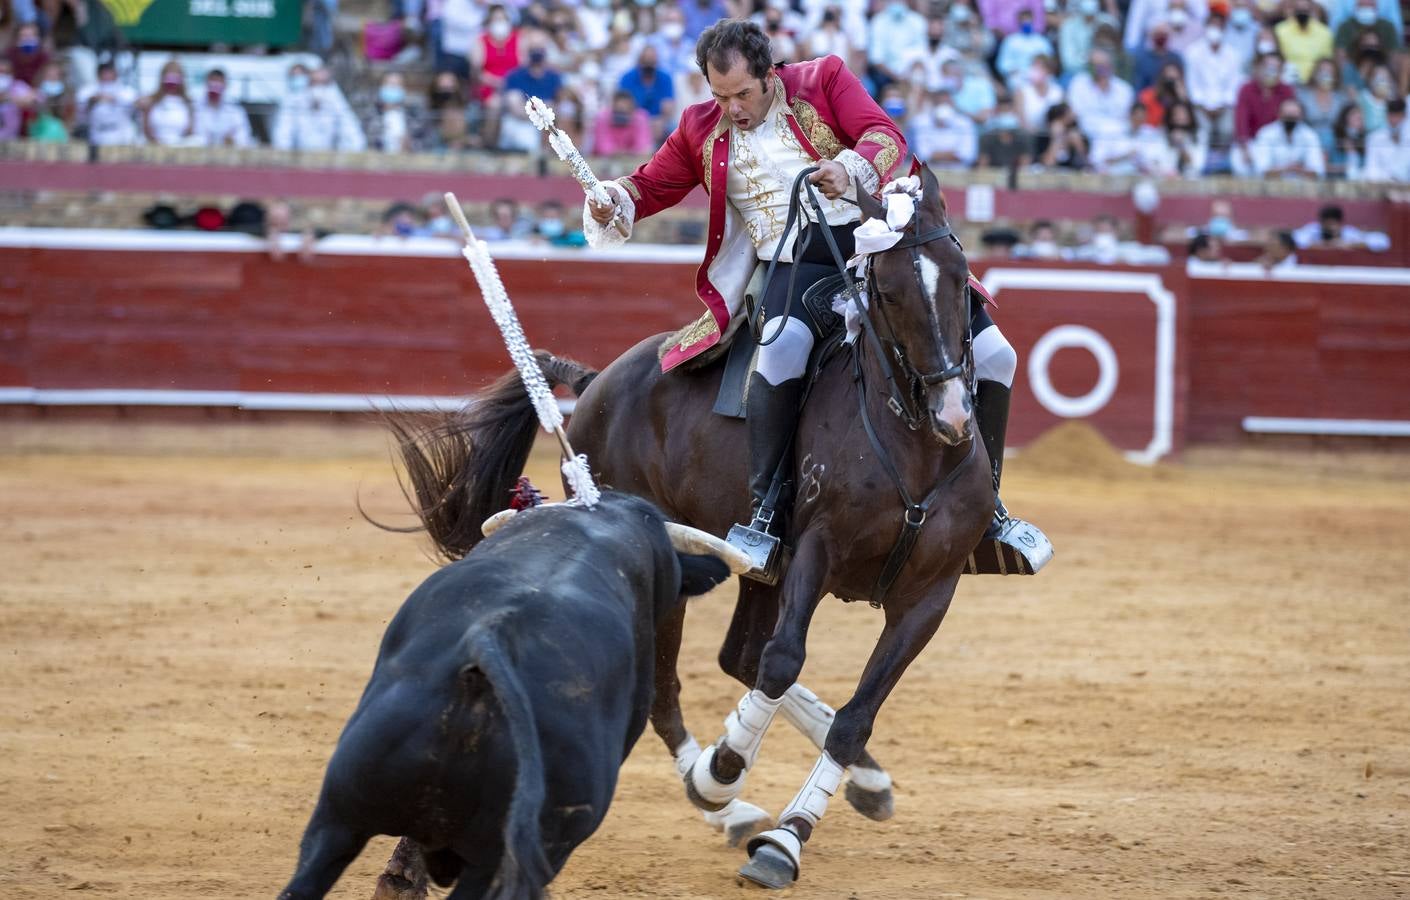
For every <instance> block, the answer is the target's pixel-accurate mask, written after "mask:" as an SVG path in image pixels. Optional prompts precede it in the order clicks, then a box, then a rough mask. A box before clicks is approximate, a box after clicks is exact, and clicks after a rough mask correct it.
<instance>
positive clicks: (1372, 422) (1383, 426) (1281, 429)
mask: <svg viewBox="0 0 1410 900" xmlns="http://www.w3.org/2000/svg"><path fill="white" fill-rule="evenodd" d="M1244 431H1247V432H1250V433H1252V434H1325V435H1356V436H1360V437H1410V422H1398V421H1395V420H1392V419H1294V418H1279V417H1277V416H1247V417H1245V418H1244Z"/></svg>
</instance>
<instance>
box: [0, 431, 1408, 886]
mask: <svg viewBox="0 0 1410 900" xmlns="http://www.w3.org/2000/svg"><path fill="white" fill-rule="evenodd" d="M1045 444H1046V446H1041V447H1039V448H1038V449H1036V450H1034V451H1032V452H1031V453H1029V454H1027V455H1025V456H1023V457H1020V458H1018V459H1016V460H1014V461H1013V462H1012V463H1011V466H1010V477H1009V481H1008V487H1007V490H1006V492H1005V496H1006V499H1007V500H1008V501H1009V505H1010V506H1011V507H1012V508H1014V509H1015V510H1016V511H1018V512H1020V513H1022V514H1023V515H1025V516H1027V517H1030V518H1032V519H1033V520H1035V521H1037V522H1039V523H1041V524H1042V525H1043V527H1044V528H1045V529H1047V531H1048V533H1049V535H1051V537H1052V538H1053V540H1054V542H1055V544H1056V545H1057V547H1058V554H1059V555H1058V558H1057V560H1056V561H1055V563H1054V564H1053V565H1052V567H1051V569H1050V570H1049V571H1046V572H1044V573H1043V574H1042V575H1041V576H1039V577H1037V578H1032V579H1018V578H1010V579H998V578H986V579H967V580H966V582H965V583H964V584H963V585H962V588H961V593H960V595H959V597H958V599H957V600H956V603H955V605H954V607H953V608H952V610H951V613H950V616H949V618H948V620H947V621H946V622H945V624H944V627H942V628H941V630H940V633H939V635H938V636H937V638H936V639H935V641H934V642H933V643H932V644H931V646H930V648H929V649H928V650H927V652H926V653H925V654H924V655H923V656H922V657H921V658H920V659H919V660H918V661H917V662H916V664H915V665H914V666H912V668H911V670H910V672H909V673H908V674H907V676H906V678H905V679H904V680H903V681H902V683H901V686H900V688H899V689H898V690H897V692H896V694H895V695H894V696H893V698H892V699H891V701H890V703H889V705H888V706H887V707H886V709H885V710H884V712H883V714H882V716H881V718H880V720H879V722H878V724H877V728H876V732H875V737H874V738H873V740H872V745H871V746H872V750H873V751H874V753H875V754H876V756H877V757H878V758H879V759H880V760H881V762H882V763H883V764H884V765H886V766H887V767H888V768H889V770H890V771H891V773H892V775H893V776H894V777H895V779H896V782H897V785H898V794H897V814H896V816H895V818H894V819H892V820H891V821H889V822H885V823H874V822H870V821H867V820H865V819H863V818H862V817H860V816H859V815H857V814H856V813H855V812H853V811H852V810H851V809H850V808H849V807H848V806H847V805H846V804H845V803H842V802H834V804H833V806H832V810H831V811H830V812H829V814H828V817H827V819H826V821H825V822H824V823H823V825H822V826H821V828H820V829H819V831H818V833H817V835H816V836H815V839H814V840H813V842H812V843H811V844H810V845H809V846H808V849H807V852H806V854H805V856H804V874H803V879H802V880H801V881H800V882H799V884H798V885H797V886H796V887H795V888H793V889H792V890H790V891H788V892H785V893H784V894H783V896H788V897H798V898H802V897H818V898H886V900H898V898H901V900H910V898H938V897H994V898H999V897H1008V898H1037V897H1044V898H1068V897H1142V898H1146V897H1151V898H1154V897H1159V898H1167V897H1206V896H1210V895H1230V896H1247V897H1345V898H1380V897H1404V896H1410V587H1407V584H1408V583H1410V582H1407V578H1406V554H1407V551H1410V457H1407V456H1405V455H1404V454H1400V455H1392V454H1386V453H1381V454H1363V455H1358V456H1351V457H1339V456H1330V455H1326V454H1316V453H1308V452H1279V453H1270V452H1262V453H1249V452H1245V453H1242V454H1239V455H1238V456H1236V457H1230V456H1228V455H1225V454H1221V453H1215V452H1211V451H1201V452H1199V453H1196V454H1192V455H1190V456H1189V457H1187V459H1186V461H1185V462H1184V463H1183V464H1182V465H1180V466H1178V467H1175V466H1171V467H1164V468H1162V469H1161V470H1160V471H1157V472H1154V473H1151V472H1147V471H1143V470H1135V469H1132V468H1131V467H1128V466H1125V465H1124V464H1122V463H1120V462H1118V461H1116V460H1115V459H1114V458H1112V457H1111V456H1110V454H1109V453H1108V452H1106V451H1105V450H1104V448H1102V447H1100V446H1096V445H1094V444H1092V443H1091V442H1090V441H1087V440H1086V439H1085V438H1083V436H1082V435H1081V434H1077V433H1068V434H1067V435H1065V436H1059V437H1058V438H1054V439H1051V440H1047V441H1045ZM59 448H77V450H78V451H79V452H72V450H70V452H57V451H58V449H59ZM550 466H551V460H550V459H549V458H548V457H546V456H543V455H539V456H537V457H536V458H535V463H534V468H533V470H532V474H533V475H534V476H535V480H536V481H537V482H538V483H540V484H541V485H544V484H555V481H554V479H553V477H552V469H551V468H550ZM359 491H360V492H361V496H362V498H363V500H364V503H365V504H366V505H367V506H368V507H369V509H370V510H372V511H374V512H378V513H381V514H383V515H385V516H388V517H393V516H399V515H401V514H402V511H403V509H404V507H403V505H402V503H401V500H400V496H399V495H398V494H397V492H396V489H395V486H394V482H393V479H392V470H391V467H390V465H389V463H388V462H387V459H386V457H385V455H384V448H383V445H382V442H381V439H380V437H379V436H378V435H376V434H374V433H371V432H369V431H368V430H366V429H360V428H357V427H353V426H334V427H327V428H324V427H306V426H287V425H265V426H248V425H228V424H227V425H219V426H211V427H207V428H204V429H202V428H195V427H190V426H173V425H165V426H152V425H148V426H131V425H126V426H124V425H120V424H103V425H82V426H78V425H71V424H70V425H65V424H43V423H33V422H28V423H26V422H15V421H8V422H5V423H4V424H3V425H0V571H3V572H4V577H3V582H0V585H3V586H0V651H3V655H0V696H3V697H4V698H5V702H4V703H3V705H0V805H2V806H3V808H4V809H5V810H6V811H7V812H6V814H5V815H4V816H3V818H0V893H3V896H4V897H5V898H6V900H17V898H30V897H43V898H53V897H67V896H87V895H93V896H111V897H133V898H146V900H166V898H193V897H203V898H227V897H228V898H245V897H273V896H274V895H275V894H276V893H277V892H278V891H279V889H280V888H281V887H282V886H283V884H284V883H285V881H286V880H287V878H288V877H289V875H290V873H291V872H292V870H293V866H294V860H295V853H296V847H297V843H298V839H299V835H300V834H301V833H302V830H303V827H304V824H305V821H306V818H307V816H308V813H309V812H310V810H311V808H312V804H313V800H314V797H315V792H316V791H317V789H318V784H319V781H320V778H321V777H322V772H323V766H324V763H325V762H326V760H327V757H328V754H329V752H330V751H331V749H332V746H333V743H334V740H335V738H336V736H337V733H338V731H339V729H340V728H341V727H342V724H343V722H344V720H345V718H346V717H347V715H348V714H349V712H350V711H351V710H352V708H353V705H354V703H355V701H356V698H357V696H358V694H359V692H360V691H361V689H362V686H363V684H364V682H365V679H366V678H367V675H368V673H369V672H370V670H371V666H372V662H373V659H374V657H375V654H376V648H377V644H378V641H379V639H380V636H381V633H382V629H383V627H384V625H385V623H386V622H387V620H388V618H389V617H390V616H391V615H392V614H393V612H394V611H395V610H396V609H397V607H398V605H399V604H400V603H401V602H402V599H403V598H404V596H405V595H406V593H407V592H408V591H409V590H410V589H411V588H412V587H413V586H414V585H415V584H416V583H417V582H418V581H419V580H420V579H421V578H422V577H424V576H425V575H426V573H427V572H429V571H430V570H431V563H430V562H429V561H428V560H427V558H426V556H425V555H424V554H423V553H422V550H421V545H420V544H419V543H418V541H417V539H415V538H412V537H403V536H397V535H389V534H385V533H382V532H379V531H376V530H374V529H373V528H371V527H370V526H368V525H366V524H365V523H363V522H362V521H361V520H360V519H359V518H358V516H357V513H356V511H355V509H354V506H353V503H354V497H355V495H356V494H357V493H358V492H359ZM555 493H556V491H555ZM732 602H733V588H732V587H731V588H728V589H723V590H721V591H719V592H717V593H716V594H714V595H711V596H710V597H707V598H702V599H701V600H699V601H697V602H696V603H695V605H694V607H693V611H692V613H691V615H690V617H689V620H688V623H687V639H686V647H685V650H684V653H683V672H682V677H683V679H684V682H685V685H686V698H685V700H686V710H687V717H688V721H689V723H690V724H691V726H692V728H693V729H694V730H695V732H696V734H697V735H698V736H699V737H700V738H701V740H702V741H705V740H711V739H713V738H714V737H715V736H716V735H717V734H718V732H719V729H720V722H721V719H722V717H723V716H724V714H725V713H726V711H727V710H728V709H729V707H730V705H731V704H732V702H733V701H734V699H735V698H736V697H737V695H738V693H739V692H740V688H739V687H738V686H736V685H734V684H733V683H732V682H730V681H728V680H727V679H726V678H725V677H724V676H723V675H721V674H720V673H719V671H718V670H717V669H716V667H715V665H714V662H713V659H714V655H715V652H716V649H717V648H718V645H719V640H720V637H721V635H722V634H723V631H724V628H725V625H726V623H727V621H728V617H729V613H730V608H731V604H732ZM879 622H880V617H879V614H878V613H876V612H875V611H873V610H871V609H869V608H867V607H866V606H864V605H850V606H848V605H843V604H842V603H839V602H834V601H825V602H824V605H823V606H822V608H821V610H820V612H819V614H818V616H817V620H816V623H815V625H814V628H813V635H812V641H811V644H810V647H809V650H810V656H809V661H808V667H807V669H806V671H805V673H804V681H805V683H807V684H808V685H810V686H811V687H813V688H814V689H815V690H817V691H818V692H819V693H820V694H821V695H823V696H824V697H825V698H828V699H830V700H831V701H832V702H833V703H834V704H840V703H841V702H842V701H843V700H844V699H845V698H846V697H847V696H848V693H849V691H850V686H851V685H852V684H853V683H854V679H855V678H856V676H857V673H858V672H859V670H860V666H861V663H862V660H863V659H864V657H865V655H866V653H867V651H868V649H869V647H870V645H871V640H872V638H873V636H874V635H875V633H876V631H877V630H878V628H879ZM814 756H815V752H814V751H813V750H812V749H811V748H810V747H808V746H807V745H806V744H805V742H804V741H803V739H802V738H800V737H799V736H798V735H797V734H795V733H793V732H792V731H790V730H788V729H787V728H786V726H783V725H780V726H779V727H778V728H776V729H775V730H774V732H773V733H772V734H771V735H770V737H769V739H768V741H767V743H766V746H765V748H764V755H763V759H762V762H761V764H760V765H759V767H758V768H757V769H756V771H755V773H754V775H753V776H752V777H751V784H750V788H749V790H748V791H747V792H746V798H747V799H751V800H752V801H753V802H755V803H758V804H760V805H763V806H765V807H767V808H770V809H772V810H774V811H777V810H778V809H779V808H780V807H781V806H782V805H783V803H785V802H786V801H787V800H788V798H789V797H790V796H791V795H792V793H793V791H794V790H795V789H796V787H797V786H798V784H800V783H801V781H802V779H803V778H804V777H805V776H806V775H807V772H808V769H809V767H810V765H811V762H812V760H813V758H814ZM390 849H391V841H390V839H381V840H378V841H375V842H374V843H372V844H371V845H369V847H368V849H367V851H366V852H365V853H364V854H363V856H362V857H361V858H360V859H359V860H358V861H357V863H356V864H355V865H354V866H353V867H352V868H351V869H349V871H348V872H347V874H345V876H344V877H343V880H342V881H341V882H340V884H339V886H338V888H337V890H336V891H335V893H334V895H333V896H336V897H342V898H366V897H368V896H369V895H370V893H371V888H372V884H373V880H374V878H375V876H376V874H377V873H378V872H379V871H380V869H381V866H382V863H383V862H384V861H385V859H386V857H387V855H388V853H389V852H390ZM742 859H743V856H742V852H741V851H738V850H731V849H728V848H726V847H725V846H724V845H723V842H722V841H718V839H717V838H716V836H715V835H714V834H713V833H712V832H710V831H708V830H707V829H706V828H705V827H704V825H703V823H702V822H701V821H700V820H699V817H698V816H697V815H696V814H694V813H693V812H692V810H691V809H690V808H689V807H688V806H687V804H686V801H685V799H684V797H683V795H682V792H681V790H680V787H679V785H678V783H677V782H676V780H675V778H674V773H673V770H672V769H671V766H670V764H669V760H668V756H667V754H666V752H665V750H664V748H662V747H661V746H660V745H659V743H658V742H657V740H656V739H655V737H654V735H652V734H651V732H650V731H649V730H648V732H647V733H646V734H645V735H644V736H643V737H642V740H641V742H640V743H639V744H638V747H637V750H636V752H635V753H634V754H633V756H632V757H631V759H630V760H629V761H628V762H627V764H626V767H625V769H624V771H623V777H622V781H621V785H620V788H619V791H618V795H617V799H616V801H615V803H614V805H613V807H612V810H611V814H610V815H609V816H608V818H607V821H606V823H605V825H604V826H603V828H602V829H601V831H599V833H598V834H597V835H596V836H595V837H594V838H593V839H592V840H590V841H589V842H588V843H587V844H585V845H584V846H582V847H581V848H580V849H579V850H578V852H577V854H576V855H575V856H574V857H573V859H572V860H571V861H570V862H569V864H568V867H567V869H566V870H565V871H564V873H563V875H562V876H561V878H560V879H559V880H558V882H557V883H556V884H555V889H554V895H555V896H556V897H558V898H561V900H568V898H613V897H670V898H715V897H725V898H733V897H743V896H746V895H749V896H756V897H757V896H759V894H758V892H757V891H756V890H753V889H748V888H744V887H741V886H738V885H737V884H736V881H735V876H734V873H735V870H736V869H737V867H738V866H739V864H740V863H741V861H742ZM69 892H78V893H74V894H70V893H69Z"/></svg>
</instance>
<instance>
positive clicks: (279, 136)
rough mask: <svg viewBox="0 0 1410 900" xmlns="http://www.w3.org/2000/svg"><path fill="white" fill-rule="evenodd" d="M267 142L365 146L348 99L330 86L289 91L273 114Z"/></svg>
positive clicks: (291, 146) (295, 146)
mask: <svg viewBox="0 0 1410 900" xmlns="http://www.w3.org/2000/svg"><path fill="white" fill-rule="evenodd" d="M271 143H272V144H273V145H274V146H275V147H276V148H278V149H280V150H347V151H352V152H354V153H356V152H360V151H363V150H366V149H367V137H366V136H365V135H364V134H363V133H362V125H361V123H359V122H358V120H357V116H356V115H354V114H353V111H352V108H351V107H350V106H348V101H347V100H345V99H343V95H342V94H341V93H340V92H339V91H338V90H337V89H336V88H334V87H333V86H332V85H317V84H316V85H312V86H311V87H309V88H308V89H306V90H302V91H294V92H290V93H289V94H288V95H286V96H285V97H284V101H283V102H282V103H280V104H279V112H278V114H277V115H276V116H275V117H274V133H273V135H272V140H271Z"/></svg>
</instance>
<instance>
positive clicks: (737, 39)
mask: <svg viewBox="0 0 1410 900" xmlns="http://www.w3.org/2000/svg"><path fill="white" fill-rule="evenodd" d="M736 55H737V56H739V57H740V58H741V59H743V60H744V63H745V65H747V66H748V67H749V74H750V75H753V76H754V77H755V78H757V79H759V80H760V81H763V80H764V78H765V77H766V76H767V75H768V74H769V67H770V66H772V65H773V51H772V49H771V48H770V46H769V38H768V35H766V34H764V32H763V31H762V30H760V28H759V26H758V25H755V24H754V23H753V22H749V21H747V20H745V19H721V20H720V21H719V22H716V23H715V24H714V25H711V26H710V27H709V28H707V29H705V30H704V31H703V32H701V34H700V40H698V41H696V42H695V64H696V65H697V66H699V67H700V74H701V75H704V76H705V77H706V79H709V77H710V72H709V67H710V66H713V67H714V69H715V71H716V72H728V71H729V70H730V69H731V68H733V67H734V57H735V56H736Z"/></svg>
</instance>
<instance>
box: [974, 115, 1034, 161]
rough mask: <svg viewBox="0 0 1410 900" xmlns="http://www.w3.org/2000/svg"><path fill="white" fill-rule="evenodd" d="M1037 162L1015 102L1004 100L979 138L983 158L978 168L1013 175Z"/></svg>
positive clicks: (1031, 140)
mask: <svg viewBox="0 0 1410 900" xmlns="http://www.w3.org/2000/svg"><path fill="white" fill-rule="evenodd" d="M1032 162H1033V136H1032V135H1031V134H1029V133H1028V132H1027V131H1026V130H1025V129H1024V128H1023V125H1022V123H1021V122H1020V121H1019V118H1018V113H1017V112H1015V111H1014V105H1013V98H1011V97H1008V96H1004V97H1000V98H999V102H998V103H997V104H996V105H995V107H994V114H993V115H992V116H990V117H989V121H988V122H987V123H986V124H985V127H984V133H983V134H981V135H980V136H979V156H978V158H977V159H976V160H975V165H976V166H977V167H978V168H981V169H1002V170H1004V171H1010V172H1011V171H1013V170H1015V169H1026V168H1028V166H1029V165H1030V164H1031V163H1032Z"/></svg>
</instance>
